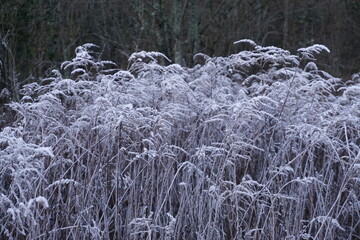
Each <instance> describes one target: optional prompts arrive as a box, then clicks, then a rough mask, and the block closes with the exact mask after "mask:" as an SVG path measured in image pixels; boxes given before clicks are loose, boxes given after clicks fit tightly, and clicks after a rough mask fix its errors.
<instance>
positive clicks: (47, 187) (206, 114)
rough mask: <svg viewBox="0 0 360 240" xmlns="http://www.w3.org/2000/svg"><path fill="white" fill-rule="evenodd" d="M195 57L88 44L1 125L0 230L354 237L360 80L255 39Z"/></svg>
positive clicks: (27, 90)
mask: <svg viewBox="0 0 360 240" xmlns="http://www.w3.org/2000/svg"><path fill="white" fill-rule="evenodd" d="M237 43H242V44H244V43H245V44H246V43H247V44H250V48H251V50H248V51H242V52H239V53H237V54H234V55H231V56H228V57H209V56H206V55H204V54H198V55H196V56H195V60H198V61H199V62H203V64H198V65H196V66H195V67H193V68H183V67H181V66H179V65H176V64H170V65H166V64H164V63H166V62H169V61H170V60H169V59H167V58H166V56H164V55H163V54H161V53H158V52H138V53H134V54H133V55H131V57H130V58H129V67H128V69H127V70H120V69H117V67H116V64H115V63H112V62H110V61H101V60H100V59H98V55H97V53H96V49H97V47H96V46H95V45H93V44H85V45H83V46H80V47H78V48H77V49H76V57H75V58H74V59H73V60H72V61H66V62H64V63H63V64H62V68H61V69H60V70H54V71H53V76H52V77H50V78H45V79H42V81H41V82H39V83H31V84H28V85H26V86H24V88H23V89H22V90H21V94H22V95H23V98H22V100H21V101H20V102H18V103H15V102H14V103H12V104H11V107H12V109H14V110H15V111H16V112H17V118H16V119H17V120H16V121H15V122H14V123H13V124H12V126H11V127H7V128H5V129H4V130H3V131H2V132H0V179H1V180H0V193H1V195H0V209H1V211H0V227H1V229H0V232H1V235H0V237H1V238H2V239H5V238H8V239H174V240H175V239H360V234H359V233H360V216H359V215H360V200H359V196H360V187H359V184H360V177H359V174H360V160H359V158H360V152H359V144H360V121H359V120H360V118H359V116H360V83H359V82H358V81H357V80H356V78H355V77H354V78H353V79H352V80H349V81H343V80H341V79H337V78H334V77H333V76H331V75H329V74H328V73H326V72H324V71H322V70H319V69H318V67H317V66H316V63H315V61H316V59H315V57H316V54H319V53H320V52H322V51H328V49H327V48H326V47H324V46H322V45H314V46H311V47H309V48H303V49H299V51H298V53H297V55H292V54H290V53H289V52H288V51H286V50H283V49H280V48H275V47H262V46H258V45H256V44H255V43H254V42H252V41H251V40H242V41H239V42H237Z"/></svg>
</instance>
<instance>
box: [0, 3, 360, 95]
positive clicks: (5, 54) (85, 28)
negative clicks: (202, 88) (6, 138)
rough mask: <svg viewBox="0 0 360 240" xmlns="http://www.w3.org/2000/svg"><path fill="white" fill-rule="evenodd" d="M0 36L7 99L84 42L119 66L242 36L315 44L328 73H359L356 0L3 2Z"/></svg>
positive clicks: (292, 45)
mask: <svg viewBox="0 0 360 240" xmlns="http://www.w3.org/2000/svg"><path fill="white" fill-rule="evenodd" d="M0 34H1V40H2V43H1V48H0V60H1V63H2V64H1V83H0V85H1V86H0V87H1V89H3V88H5V87H7V88H8V89H9V90H10V91H11V92H12V93H13V95H15V96H13V97H12V98H13V99H17V98H18V96H17V94H18V93H17V91H18V90H17V89H18V88H19V86H16V85H21V84H22V83H24V82H31V81H35V79H36V78H38V77H39V76H44V75H45V74H46V73H47V72H49V71H50V70H51V69H52V68H53V67H56V66H58V65H59V63H60V62H62V61H63V60H66V59H70V58H71V54H72V52H73V50H74V48H75V47H76V46H79V45H81V44H83V43H85V42H92V43H95V44H97V45H99V46H101V47H102V48H103V49H102V50H101V52H102V55H101V58H103V59H112V60H114V61H115V62H116V63H117V64H119V65H120V67H124V68H126V64H127V61H126V59H127V58H128V56H129V55H130V54H131V53H132V52H134V51H138V50H148V51H149V50H156V51H159V52H162V53H164V54H166V55H167V56H168V57H169V58H170V59H172V60H173V61H174V62H176V63H180V64H181V65H187V66H193V64H194V60H193V56H194V54H196V53H199V52H203V53H205V54H208V55H210V56H219V55H222V56H224V55H229V54H232V53H235V52H238V51H239V50H241V49H239V48H240V47H237V46H234V45H233V42H234V41H236V40H238V39H243V38H250V39H252V40H254V41H255V42H257V43H258V44H261V45H263V46H265V45H274V46H277V47H282V48H285V49H290V50H295V49H298V48H300V47H304V46H309V45H311V44H314V43H321V44H324V45H326V46H327V47H329V49H330V50H331V51H332V52H331V54H330V55H328V56H327V57H325V58H324V59H321V63H319V64H320V65H321V64H322V68H324V69H325V70H326V71H328V72H330V73H332V74H333V75H335V76H339V77H344V78H348V77H349V76H351V74H353V73H356V72H359V71H360V70H359V62H360V56H359V54H358V53H359V51H358V49H357V48H356V47H357V46H360V40H359V39H360V1H359V0H320V1H314V0H306V1H304V0H275V1H266V0H232V1H227V0H211V1H210V0H174V1H165V0H129V1H119V0H62V1H55V0H2V1H1V4H0ZM15 83H16V84H15Z"/></svg>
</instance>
